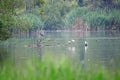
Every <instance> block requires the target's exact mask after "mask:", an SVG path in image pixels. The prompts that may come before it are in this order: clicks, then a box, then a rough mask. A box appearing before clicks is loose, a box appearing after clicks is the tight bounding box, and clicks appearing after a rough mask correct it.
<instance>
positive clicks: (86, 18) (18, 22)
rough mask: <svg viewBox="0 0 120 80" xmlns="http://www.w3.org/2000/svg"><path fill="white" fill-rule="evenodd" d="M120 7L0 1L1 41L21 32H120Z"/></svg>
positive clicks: (116, 0) (81, 0)
mask: <svg viewBox="0 0 120 80" xmlns="http://www.w3.org/2000/svg"><path fill="white" fill-rule="evenodd" d="M119 8H120V0H0V40H6V39H8V38H9V37H11V34H10V33H11V31H13V30H18V29H20V30H27V29H29V30H30V29H38V28H39V29H44V30H63V29H74V28H77V29H81V28H80V27H81V26H83V25H87V26H88V29H89V30H101V29H102V30H120V15H119V13H120V10H119ZM76 25H77V26H76Z"/></svg>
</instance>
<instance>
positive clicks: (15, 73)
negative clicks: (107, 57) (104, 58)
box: [0, 58, 120, 80]
mask: <svg viewBox="0 0 120 80" xmlns="http://www.w3.org/2000/svg"><path fill="white" fill-rule="evenodd" d="M56 65H57V66H56ZM119 79H120V72H119V71H117V70H116V71H114V72H111V73H110V72H109V71H107V70H105V69H103V68H100V67H97V69H95V68H93V69H89V70H82V68H81V66H80V65H79V64H74V65H72V64H71V62H70V61H68V60H66V59H62V61H60V63H59V64H58V63H57V64H56V63H55V61H54V59H53V58H51V59H49V58H48V59H45V60H42V61H39V60H35V61H34V63H33V62H30V61H28V62H26V64H25V65H24V66H23V65H22V67H19V68H14V67H12V66H10V64H9V65H8V64H6V65H4V67H3V68H0V80H119Z"/></svg>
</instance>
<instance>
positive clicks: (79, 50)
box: [0, 31, 120, 69]
mask: <svg viewBox="0 0 120 80" xmlns="http://www.w3.org/2000/svg"><path fill="white" fill-rule="evenodd" d="M41 38H42V39H41ZM40 39H41V44H42V46H41V47H35V46H34V44H37V43H38V41H39V40H40ZM85 41H87V43H88V46H85ZM5 44H6V46H4V50H5V49H6V51H3V49H2V48H3V46H2V45H1V46H0V49H1V50H0V54H2V53H3V52H4V53H9V54H10V55H9V57H11V58H12V59H13V61H14V63H15V64H17V65H19V64H24V62H25V61H26V60H29V59H33V57H38V58H39V59H40V60H44V59H47V58H52V59H54V60H55V61H57V62H59V61H61V60H62V59H64V58H67V59H68V60H71V61H72V62H73V63H75V62H80V64H82V65H83V66H84V67H95V66H98V65H103V66H104V67H108V68H110V69H111V68H112V69H113V68H119V67H120V63H119V61H120V32H119V31H92V32H90V31H88V32H80V31H59V32H57V31H51V32H47V31H46V32H45V33H44V37H42V36H40V35H36V36H31V37H25V36H24V37H15V38H12V39H9V40H8V41H6V42H5ZM28 45H29V46H28ZM30 45H32V47H31V46H30ZM3 56H4V55H0V57H3ZM5 56H6V55H5ZM7 58H8V56H7V57H4V60H6V59H7ZM2 61H3V60H2Z"/></svg>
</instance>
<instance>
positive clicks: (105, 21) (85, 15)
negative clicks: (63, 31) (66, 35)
mask: <svg viewBox="0 0 120 80" xmlns="http://www.w3.org/2000/svg"><path fill="white" fill-rule="evenodd" d="M119 13H120V11H119V10H117V9H113V10H109V11H108V10H105V9H104V10H103V9H99V8H98V9H96V10H95V11H94V10H89V9H88V8H87V7H78V8H75V9H74V10H72V11H71V12H70V13H69V14H68V15H67V16H66V18H65V20H66V21H65V22H66V26H70V25H72V24H73V23H74V21H75V19H76V18H77V17H79V18H81V19H82V20H83V21H86V22H87V23H88V24H89V25H90V28H91V29H93V28H96V27H98V28H99V29H105V28H106V26H113V25H114V26H117V27H118V28H119V26H118V25H119V23H120V15H119Z"/></svg>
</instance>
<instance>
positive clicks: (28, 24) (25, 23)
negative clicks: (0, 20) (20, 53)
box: [14, 13, 43, 29]
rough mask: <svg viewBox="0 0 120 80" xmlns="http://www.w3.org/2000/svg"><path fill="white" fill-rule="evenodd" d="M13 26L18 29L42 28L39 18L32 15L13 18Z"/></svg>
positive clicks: (25, 14)
mask: <svg viewBox="0 0 120 80" xmlns="http://www.w3.org/2000/svg"><path fill="white" fill-rule="evenodd" d="M14 26H15V27H16V28H18V29H30V28H42V27H43V24H42V21H41V19H40V17H39V16H36V15H34V14H32V13H24V14H21V15H18V16H14Z"/></svg>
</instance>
